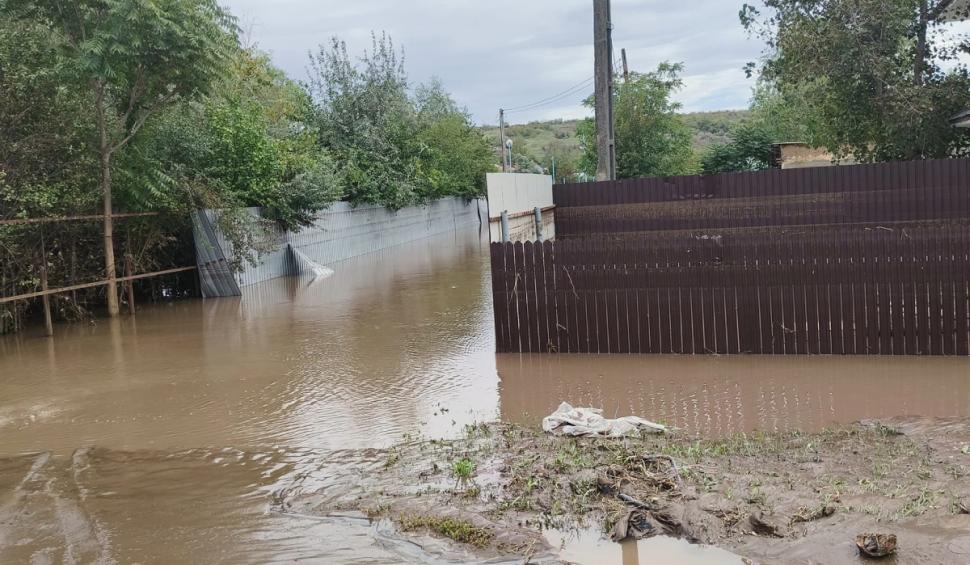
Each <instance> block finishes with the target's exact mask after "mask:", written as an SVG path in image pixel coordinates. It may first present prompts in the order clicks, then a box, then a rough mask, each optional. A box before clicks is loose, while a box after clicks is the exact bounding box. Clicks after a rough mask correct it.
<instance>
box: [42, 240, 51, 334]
mask: <svg viewBox="0 0 970 565" xmlns="http://www.w3.org/2000/svg"><path fill="white" fill-rule="evenodd" d="M40 289H41V290H42V291H44V292H47V246H46V245H45V244H44V233H43V232H41V234H40ZM40 300H41V302H42V303H43V305H44V331H45V335H46V336H47V337H53V336H54V322H53V320H52V318H51V297H50V295H48V294H45V295H44V296H42V297H41V299H40Z"/></svg>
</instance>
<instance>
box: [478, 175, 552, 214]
mask: <svg viewBox="0 0 970 565" xmlns="http://www.w3.org/2000/svg"><path fill="white" fill-rule="evenodd" d="M486 178H487V180H488V216H489V217H490V218H498V217H500V216H501V215H502V211H503V210H506V211H508V213H509V215H515V214H519V213H523V212H531V211H532V210H533V209H535V208H537V207H538V208H548V207H550V206H552V177H550V176H548V175H527V174H523V173H488V174H487V175H486Z"/></svg>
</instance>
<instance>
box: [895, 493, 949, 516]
mask: <svg viewBox="0 0 970 565" xmlns="http://www.w3.org/2000/svg"><path fill="white" fill-rule="evenodd" d="M940 494H943V493H942V492H941V491H934V490H929V489H925V488H924V489H921V490H920V492H919V493H918V494H917V495H916V496H914V497H913V498H912V500H910V501H909V502H907V503H906V504H905V505H904V506H903V507H902V508H900V509H899V512H898V515H899V516H903V517H911V516H921V515H923V514H925V513H926V512H927V511H929V510H931V509H933V508H936V502H937V498H938V497H939V495H940Z"/></svg>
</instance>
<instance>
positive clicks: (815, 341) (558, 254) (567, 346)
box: [492, 160, 970, 356]
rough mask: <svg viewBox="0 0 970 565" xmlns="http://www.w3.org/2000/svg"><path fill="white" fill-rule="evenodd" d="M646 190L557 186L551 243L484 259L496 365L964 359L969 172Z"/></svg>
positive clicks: (951, 169) (939, 165)
mask: <svg viewBox="0 0 970 565" xmlns="http://www.w3.org/2000/svg"><path fill="white" fill-rule="evenodd" d="M886 171H889V172H891V173H892V174H889V173H887V172H886ZM899 177H903V179H904V180H905V182H903V180H900V178H899ZM738 179H746V181H747V182H748V183H750V184H751V186H752V187H754V188H751V187H748V188H745V187H743V186H741V185H740V184H739V183H738ZM639 182H641V181H633V182H632V183H631V182H630V181H621V182H618V183H591V184H586V185H567V186H564V187H557V189H556V193H555V197H556V200H557V202H556V203H557V219H556V221H557V231H558V233H559V237H560V238H562V239H560V240H558V241H555V242H546V243H544V244H532V243H526V244H493V245H492V272H493V291H494V305H495V322H496V334H497V343H498V350H499V351H501V352H519V351H522V352H562V353H567V352H568V353H679V354H704V353H719V354H732V353H762V354H870V355H876V354H878V355H964V356H965V355H968V354H970V323H968V312H970V304H968V281H970V258H968V252H970V213H968V206H970V199H968V190H970V161H967V160H951V161H923V162H917V163H891V164H886V165H865V166H858V167H855V166H853V167H835V168H831V169H805V170H795V171H769V172H764V173H743V174H738V175H720V176H716V177H687V178H683V179H675V182H673V183H670V182H669V179H668V180H667V181H663V180H654V179H648V180H647V181H645V183H644V184H643V185H637V183H639ZM660 183H667V184H673V185H675V186H680V187H685V186H686V187H691V186H695V187H696V186H705V187H708V188H709V189H710V188H711V187H714V189H713V190H709V191H708V192H707V193H703V194H702V193H701V192H698V193H697V194H698V195H701V196H702V197H700V196H699V197H698V198H697V199H693V198H692V199H691V200H690V201H687V202H671V201H670V200H669V199H668V200H666V201H665V200H663V199H661V196H663V195H661V196H658V195H657V194H655V192H656V191H660V190H661V189H660V188H658V187H660V186H661V184H660ZM826 183H827V184H826ZM921 183H925V184H921ZM631 186H632V187H633V188H631ZM638 186H639V187H638ZM664 186H666V185H664ZM637 187H638V188H637ZM880 187H881V188H880ZM887 187H889V188H887ZM580 188H583V189H584V191H581V190H579V189H580ZM788 189H790V190H791V191H792V193H793V194H792V195H791V196H783V195H781V194H783V193H782V191H783V190H788ZM678 190H681V189H678ZM685 190H690V189H685ZM670 194H672V193H667V196H669V195H670ZM671 204H673V205H674V206H671Z"/></svg>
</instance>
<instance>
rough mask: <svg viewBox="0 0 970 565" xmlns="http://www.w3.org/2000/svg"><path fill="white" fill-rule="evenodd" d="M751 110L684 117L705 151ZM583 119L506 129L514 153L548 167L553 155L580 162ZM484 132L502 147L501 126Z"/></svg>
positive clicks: (696, 146) (696, 145)
mask: <svg viewBox="0 0 970 565" xmlns="http://www.w3.org/2000/svg"><path fill="white" fill-rule="evenodd" d="M748 113H749V112H748V110H721V111H717V112H691V113H688V114H683V117H684V121H685V122H686V123H687V125H688V126H689V127H690V128H691V129H692V130H694V149H695V150H696V151H698V152H703V151H704V149H706V148H707V147H709V146H711V145H713V144H715V143H723V142H725V141H727V140H728V132H730V131H731V129H732V128H733V127H734V126H736V125H738V124H740V123H741V122H743V121H744V120H745V119H746V118H747V116H748ZM580 121H581V120H552V121H547V122H531V123H528V124H516V125H511V126H506V128H505V130H506V132H505V133H506V135H507V136H509V137H510V138H512V141H513V143H514V144H515V145H514V152H515V153H517V154H519V155H525V156H527V157H528V158H529V159H530V160H532V161H535V162H537V163H542V164H547V163H549V162H550V161H551V156H552V155H556V160H557V161H558V162H562V161H564V160H570V159H571V160H574V161H578V160H579V155H580V152H581V149H580V147H579V139H578V138H577V137H576V128H577V126H578V125H579V122H580ZM482 131H483V132H484V133H485V135H486V136H487V137H488V138H489V140H490V141H491V145H492V146H493V147H495V150H496V153H497V152H498V147H499V128H498V126H483V127H482Z"/></svg>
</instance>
